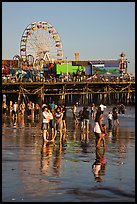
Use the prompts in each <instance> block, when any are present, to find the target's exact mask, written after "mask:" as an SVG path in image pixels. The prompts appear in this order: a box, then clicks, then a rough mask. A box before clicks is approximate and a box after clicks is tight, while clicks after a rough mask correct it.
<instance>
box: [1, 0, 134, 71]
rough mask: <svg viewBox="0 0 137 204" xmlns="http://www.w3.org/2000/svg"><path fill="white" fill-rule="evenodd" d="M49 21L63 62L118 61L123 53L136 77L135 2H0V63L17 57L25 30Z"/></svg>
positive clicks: (129, 68)
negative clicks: (58, 40)
mask: <svg viewBox="0 0 137 204" xmlns="http://www.w3.org/2000/svg"><path fill="white" fill-rule="evenodd" d="M38 21H48V22H49V23H50V24H52V25H53V26H54V27H55V29H56V30H57V31H58V33H59V36H60V38H61V41H62V45H63V51H64V59H66V57H67V59H68V60H75V54H74V53H75V52H79V60H83V61H84V60H117V59H119V58H120V54H121V53H122V52H124V54H125V58H126V59H127V60H128V61H129V63H128V70H127V71H128V73H130V74H133V75H134V74H135V2H2V59H13V57H14V56H15V55H20V41H21V37H22V34H23V32H24V30H25V29H26V27H27V26H28V25H29V24H31V23H33V22H38Z"/></svg>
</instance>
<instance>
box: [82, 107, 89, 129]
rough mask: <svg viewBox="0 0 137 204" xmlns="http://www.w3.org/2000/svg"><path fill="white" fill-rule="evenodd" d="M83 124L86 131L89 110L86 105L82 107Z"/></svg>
mask: <svg viewBox="0 0 137 204" xmlns="http://www.w3.org/2000/svg"><path fill="white" fill-rule="evenodd" d="M82 114H83V125H84V129H86V132H88V131H89V110H88V107H87V106H86V107H84V108H83V113H82Z"/></svg>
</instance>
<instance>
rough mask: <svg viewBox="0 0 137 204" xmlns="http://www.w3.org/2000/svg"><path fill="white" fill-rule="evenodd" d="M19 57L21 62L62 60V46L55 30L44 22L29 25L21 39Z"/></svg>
mask: <svg viewBox="0 0 137 204" xmlns="http://www.w3.org/2000/svg"><path fill="white" fill-rule="evenodd" d="M20 56H21V59H22V61H29V60H31V61H33V62H35V61H38V59H39V60H40V59H43V60H45V61H53V60H62V59H63V46H62V42H61V38H60V36H59V34H58V32H57V30H56V29H55V28H54V27H53V26H52V25H51V24H50V23H49V22H45V21H39V22H33V23H31V24H29V25H28V26H27V27H26V29H25V30H24V32H23V34H22V37H21V42H20ZM30 56H31V57H30Z"/></svg>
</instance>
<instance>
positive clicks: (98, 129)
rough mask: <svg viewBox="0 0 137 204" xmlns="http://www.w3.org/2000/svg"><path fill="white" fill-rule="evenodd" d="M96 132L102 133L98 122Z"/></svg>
mask: <svg viewBox="0 0 137 204" xmlns="http://www.w3.org/2000/svg"><path fill="white" fill-rule="evenodd" d="M94 132H95V133H101V129H100V126H99V123H98V122H95V126H94Z"/></svg>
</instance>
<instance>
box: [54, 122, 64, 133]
mask: <svg viewBox="0 0 137 204" xmlns="http://www.w3.org/2000/svg"><path fill="white" fill-rule="evenodd" d="M62 128H63V123H62V122H58V121H56V122H55V130H57V131H59V130H62Z"/></svg>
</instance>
